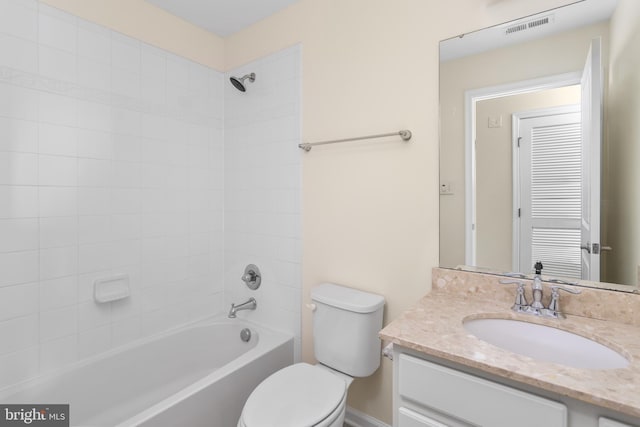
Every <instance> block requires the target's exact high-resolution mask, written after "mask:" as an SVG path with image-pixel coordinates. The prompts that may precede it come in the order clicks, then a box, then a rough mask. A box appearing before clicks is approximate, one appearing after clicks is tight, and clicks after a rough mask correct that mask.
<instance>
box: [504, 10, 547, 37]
mask: <svg viewBox="0 0 640 427" xmlns="http://www.w3.org/2000/svg"><path fill="white" fill-rule="evenodd" d="M552 22H553V15H547V16H543V17H540V18H535V19H532V20H531V21H527V22H521V23H519V24H516V25H512V26H510V27H507V29H506V30H505V35H507V36H508V35H510V34H515V33H520V32H522V31H527V30H532V29H536V28H540V27H544V26H545V25H549V24H551V23H552Z"/></svg>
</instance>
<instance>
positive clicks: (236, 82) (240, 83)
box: [229, 73, 256, 92]
mask: <svg viewBox="0 0 640 427" xmlns="http://www.w3.org/2000/svg"><path fill="white" fill-rule="evenodd" d="M246 79H249V81H250V82H251V83H253V82H254V81H255V80H256V73H251V74H245V75H244V76H242V77H240V78H238V77H231V78H229V80H231V84H233V86H234V87H235V88H236V89H238V90H239V91H240V92H246V91H247V88H246V87H245V86H244V81H245V80H246Z"/></svg>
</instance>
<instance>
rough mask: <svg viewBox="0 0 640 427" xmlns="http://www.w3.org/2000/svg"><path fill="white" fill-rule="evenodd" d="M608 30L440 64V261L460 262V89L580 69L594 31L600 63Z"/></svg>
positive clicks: (578, 32)
mask: <svg viewBox="0 0 640 427" xmlns="http://www.w3.org/2000/svg"><path fill="white" fill-rule="evenodd" d="M608 35H609V26H608V24H607V23H601V24H596V25H592V26H588V27H585V28H582V29H579V30H576V31H572V32H568V33H563V34H559V35H556V36H552V37H549V38H547V39H542V40H538V41H534V42H530V43H526V44H522V45H518V46H515V47H507V48H503V49H496V50H493V51H489V52H486V53H482V54H479V55H474V56H469V57H466V58H461V59H458V60H453V61H448V62H445V63H442V64H441V67H440V76H441V77H440V96H441V102H440V108H441V125H440V126H441V130H440V132H441V140H442V144H441V147H440V178H441V180H443V181H448V182H450V183H451V186H452V189H453V191H454V194H453V195H447V196H441V197H440V233H441V235H446V236H447V239H443V240H442V241H441V242H440V243H441V244H440V265H441V266H455V265H459V264H464V245H465V242H464V199H465V194H464V193H465V188H464V187H465V182H464V180H465V164H464V156H465V154H464V153H465V140H464V138H465V135H464V96H465V91H467V90H471V89H479V88H485V87H491V86H497V85H501V84H506V83H513V82H517V81H522V80H529V79H535V78H539V77H545V76H551V75H556V74H563V73H568V72H575V71H581V70H582V68H583V67H584V62H585V59H586V56H587V52H588V51H589V45H590V43H591V39H592V38H594V37H598V36H602V46H603V63H605V64H606V63H607V61H608ZM479 70H481V71H479ZM491 267H494V266H491Z"/></svg>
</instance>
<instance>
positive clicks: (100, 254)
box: [78, 242, 113, 273]
mask: <svg viewBox="0 0 640 427" xmlns="http://www.w3.org/2000/svg"><path fill="white" fill-rule="evenodd" d="M112 258H113V244H111V243H110V242H106V243H92V244H86V245H80V247H79V248H78V259H79V261H78V271H79V272H80V273H91V272H95V271H103V270H108V269H109V268H110V267H111V262H112Z"/></svg>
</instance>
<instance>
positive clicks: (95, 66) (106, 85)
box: [77, 57, 111, 91]
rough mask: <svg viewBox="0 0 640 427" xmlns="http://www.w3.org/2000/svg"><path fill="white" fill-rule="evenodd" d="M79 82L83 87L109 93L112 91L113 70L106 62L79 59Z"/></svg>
mask: <svg viewBox="0 0 640 427" xmlns="http://www.w3.org/2000/svg"><path fill="white" fill-rule="evenodd" d="M77 82H78V85H80V86H81V87H87V88H91V89H98V90H103V91H108V90H109V89H111V70H110V69H109V68H108V67H107V66H106V65H105V63H104V62H100V61H96V60H93V59H88V58H84V57H79V58H78V74H77Z"/></svg>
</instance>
